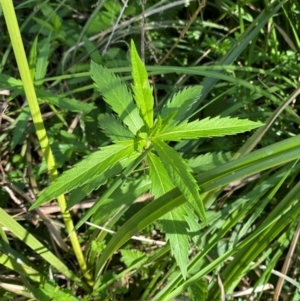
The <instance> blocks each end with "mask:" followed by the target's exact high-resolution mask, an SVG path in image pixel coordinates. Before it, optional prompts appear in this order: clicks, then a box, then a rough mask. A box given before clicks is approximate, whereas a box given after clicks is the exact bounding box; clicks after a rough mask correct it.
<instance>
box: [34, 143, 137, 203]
mask: <svg viewBox="0 0 300 301" xmlns="http://www.w3.org/2000/svg"><path fill="white" fill-rule="evenodd" d="M134 152H135V144H134V142H133V141H129V142H123V143H118V144H115V145H110V146H105V147H103V148H101V149H100V150H99V151H97V152H95V153H92V154H91V155H89V156H88V157H86V158H85V159H83V160H82V161H81V162H79V163H78V164H76V165H75V166H74V167H73V168H72V169H70V170H68V171H66V172H64V173H63V174H62V175H61V176H60V177H58V179H57V180H56V181H55V182H53V183H52V184H51V185H50V186H49V187H48V188H46V189H45V190H43V191H42V193H41V194H40V195H39V197H38V199H37V201H36V202H35V203H34V204H33V205H32V206H31V209H33V208H36V207H38V206H40V205H42V204H44V203H46V202H48V201H50V200H52V199H54V198H56V197H58V196H59V195H61V194H64V193H66V192H69V191H71V190H73V189H75V188H78V187H80V186H82V185H84V184H86V183H87V182H89V181H91V179H93V178H94V177H96V176H98V175H99V174H101V173H105V172H106V171H107V170H108V169H110V168H112V167H113V166H115V165H117V164H119V161H121V160H122V159H124V158H127V157H129V156H130V155H131V154H132V153H134Z"/></svg>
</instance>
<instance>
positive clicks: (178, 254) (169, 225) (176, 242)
mask: <svg viewBox="0 0 300 301" xmlns="http://www.w3.org/2000/svg"><path fill="white" fill-rule="evenodd" d="M148 164H149V167H150V179H151V182H152V183H151V190H150V191H151V193H152V194H153V195H154V196H155V198H158V197H160V196H162V195H164V194H165V193H167V192H168V191H170V190H171V189H173V188H174V184H173V183H172V180H171V179H170V177H169V175H168V172H167V171H166V169H165V168H164V166H163V164H162V162H161V160H160V159H159V158H158V157H157V156H156V155H155V154H153V153H149V155H148ZM185 219H186V216H185V210H184V208H183V206H180V207H177V208H175V209H173V210H172V211H170V212H168V213H167V214H165V215H164V216H163V217H162V218H161V219H160V220H159V224H160V225H161V226H162V230H163V231H164V232H165V233H166V239H167V240H168V241H169V242H170V246H171V253H172V255H173V256H174V258H175V260H176V262H177V265H178V266H179V268H180V271H181V273H182V276H183V278H186V275H187V265H188V258H189V236H188V231H187V228H188V224H187V223H186V222H185Z"/></svg>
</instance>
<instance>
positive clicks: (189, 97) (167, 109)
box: [161, 86, 202, 124]
mask: <svg viewBox="0 0 300 301" xmlns="http://www.w3.org/2000/svg"><path fill="white" fill-rule="evenodd" d="M201 91H202V86H193V87H188V88H185V89H183V90H181V91H179V92H178V93H176V94H175V95H174V96H173V98H172V99H170V100H168V102H167V103H166V104H165V105H164V106H163V108H162V109H161V117H162V118H166V117H168V116H169V115H170V114H173V113H174V112H176V111H177V113H176V115H175V117H174V118H173V120H172V122H171V124H174V123H178V122H181V121H182V118H183V117H184V116H185V114H186V112H187V111H188V110H189V109H190V108H191V106H192V105H193V104H194V103H196V102H197V100H198V99H199V98H200V96H201Z"/></svg>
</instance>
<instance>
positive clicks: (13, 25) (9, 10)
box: [0, 0, 93, 286]
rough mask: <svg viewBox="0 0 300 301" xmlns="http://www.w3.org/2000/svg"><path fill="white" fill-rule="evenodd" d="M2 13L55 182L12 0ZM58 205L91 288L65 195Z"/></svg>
mask: <svg viewBox="0 0 300 301" xmlns="http://www.w3.org/2000/svg"><path fill="white" fill-rule="evenodd" d="M0 3H1V6H2V9H3V14H4V18H5V22H6V25H7V29H8V33H9V36H10V39H11V43H12V47H13V50H14V53H15V57H16V61H17V65H18V69H19V72H20V76H21V80H22V82H23V86H24V91H25V95H26V97H27V100H28V105H29V108H30V112H31V115H32V120H33V123H34V126H35V129H36V134H37V137H38V139H39V142H40V145H41V149H42V152H43V156H44V157H45V160H46V164H47V168H48V171H49V175H50V178H51V180H52V181H54V180H55V179H56V178H57V177H58V172H57V169H56V166H55V160H54V157H53V154H52V151H51V148H50V145H49V140H48V137H47V133H46V130H45V127H44V123H43V118H42V115H41V111H40V107H39V104H38V100H37V96H36V93H35V89H34V85H33V81H32V78H31V74H30V71H29V66H28V61H27V57H26V54H25V49H24V45H23V42H22V38H21V33H20V29H19V25H18V21H17V17H16V13H15V9H14V6H13V2H12V0H0ZM57 201H58V204H59V206H60V209H61V212H62V215H63V219H64V222H65V226H66V229H67V233H68V234H69V236H70V240H71V244H72V247H73V250H74V253H75V256H76V258H77V261H78V264H79V266H80V269H81V271H82V273H83V275H84V277H85V279H86V280H87V282H88V283H89V285H91V286H92V285H93V281H92V277H91V275H90V274H89V272H88V271H87V266H86V262H85V259H84V257H83V253H82V251H81V247H80V244H79V241H78V237H77V234H76V232H75V231H74V225H73V221H72V219H71V215H70V212H69V211H67V210H66V208H67V205H66V200H65V196H64V195H61V196H59V197H58V198H57Z"/></svg>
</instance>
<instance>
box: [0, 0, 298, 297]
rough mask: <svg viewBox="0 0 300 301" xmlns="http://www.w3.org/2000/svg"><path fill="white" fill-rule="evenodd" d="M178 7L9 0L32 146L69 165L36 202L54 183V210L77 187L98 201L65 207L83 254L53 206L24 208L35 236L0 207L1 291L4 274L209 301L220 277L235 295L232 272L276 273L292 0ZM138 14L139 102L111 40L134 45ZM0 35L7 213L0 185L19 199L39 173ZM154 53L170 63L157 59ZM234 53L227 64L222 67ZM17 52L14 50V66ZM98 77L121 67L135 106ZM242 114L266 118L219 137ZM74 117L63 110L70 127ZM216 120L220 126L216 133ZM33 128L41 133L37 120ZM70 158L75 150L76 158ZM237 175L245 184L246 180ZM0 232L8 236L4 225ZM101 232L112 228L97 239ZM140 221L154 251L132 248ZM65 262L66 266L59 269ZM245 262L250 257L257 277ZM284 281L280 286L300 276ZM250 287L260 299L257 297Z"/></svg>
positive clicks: (292, 115) (45, 283)
mask: <svg viewBox="0 0 300 301" xmlns="http://www.w3.org/2000/svg"><path fill="white" fill-rule="evenodd" d="M2 2H3V3H4V2H6V1H1V3H2ZM180 3H182V1H176V2H174V3H172V2H169V1H165V0H164V1H147V2H146V3H145V11H144V12H142V11H141V8H140V6H139V5H135V4H140V2H139V1H130V3H128V4H129V5H128V8H126V7H125V6H123V7H122V4H121V2H120V3H119V2H118V1H115V0H113V1H100V2H99V3H98V5H97V6H96V7H94V6H90V5H89V4H88V3H87V4H86V5H85V6H84V7H83V6H82V3H80V2H79V1H44V2H43V3H38V5H35V4H36V3H35V2H26V3H22V4H20V5H19V6H18V7H17V13H18V17H19V20H20V21H21V20H22V21H23V23H22V25H21V27H20V30H21V32H22V36H23V41H25V42H24V43H25V45H24V46H25V48H26V49H30V52H29V56H28V61H29V71H30V76H31V83H30V85H31V90H32V87H34V90H35V93H36V94H37V98H38V102H39V106H42V110H43V117H44V120H43V123H45V127H46V128H47V135H48V136H49V143H46V144H47V147H48V146H49V145H50V146H51V149H52V151H53V154H54V157H55V166H56V167H57V168H61V169H62V170H66V169H69V166H73V165H74V167H73V168H72V169H70V170H68V171H67V172H65V173H63V175H62V176H61V177H59V178H58V179H57V180H56V181H54V182H53V184H51V185H50V186H49V187H48V188H46V190H44V192H42V194H41V196H40V198H39V200H38V202H41V203H43V202H47V200H49V199H52V198H55V196H58V195H59V193H63V192H66V191H68V192H70V193H69V195H68V197H67V203H65V204H64V205H63V206H64V207H67V210H68V209H69V208H71V207H72V206H74V205H75V207H76V208H80V206H81V204H79V202H80V201H81V200H83V199H86V198H89V197H92V198H93V197H96V198H97V201H96V202H95V205H94V206H93V207H92V208H91V209H90V210H88V211H87V212H86V211H83V212H82V211H78V212H77V213H75V214H74V215H72V219H74V222H75V221H78V220H79V222H78V223H77V225H76V226H75V227H74V228H73V226H72V229H73V230H71V231H70V228H69V229H68V230H67V231H66V232H68V233H69V234H72V235H74V236H73V237H76V236H78V237H79V238H80V241H81V245H82V247H84V251H83V252H81V250H80V248H78V249H79V251H78V252H77V250H76V248H74V247H73V250H70V249H69V247H68V241H67V239H62V237H63V236H64V234H63V231H59V230H58V229H57V227H56V225H57V224H58V223H60V220H61V218H60V215H59V213H58V214H57V215H54V216H53V215H51V216H50V218H49V216H45V214H44V215H43V212H44V210H45V208H49V207H50V209H51V210H53V209H54V208H55V207H57V206H55V202H51V204H50V206H48V207H47V206H46V207H44V206H41V207H40V208H39V207H35V208H36V212H37V213H38V214H39V216H40V217H41V218H42V219H43V221H44V224H45V225H46V226H47V228H46V231H45V228H43V225H44V224H43V223H40V225H39V227H37V228H35V227H31V224H30V219H27V218H26V215H25V214H22V215H21V216H20V217H19V216H9V215H8V214H7V212H5V211H4V210H1V212H0V214H1V216H0V224H1V225H2V226H3V227H2V228H1V230H2V232H1V237H2V241H1V245H0V248H1V252H2V253H1V257H0V258H1V264H2V266H5V268H4V270H5V271H7V270H10V271H12V272H10V273H12V274H13V275H15V276H16V277H15V278H16V282H17V284H18V285H17V286H14V287H12V286H11V284H12V280H11V279H10V278H6V279H4V280H3V282H4V283H3V284H1V288H0V294H1V295H2V293H3V296H5V297H8V298H9V297H10V298H13V297H15V295H23V296H25V297H27V298H33V299H37V300H48V299H50V298H52V299H54V300H55V299H58V298H62V297H63V298H65V299H68V300H69V299H70V300H78V299H79V298H82V299H86V300H92V299H94V300H135V299H136V300H157V301H161V300H164V301H166V300H172V299H173V298H175V297H176V296H178V295H181V296H182V297H183V296H186V295H188V297H189V299H191V300H193V301H195V300H197V301H198V300H218V299H219V297H220V295H221V291H222V288H224V291H225V294H226V297H227V298H230V296H232V295H233V294H235V293H236V290H238V286H239V285H240V283H241V281H243V280H244V277H245V275H246V276H247V280H249V282H248V287H249V288H253V289H255V288H259V287H260V286H261V285H262V284H266V283H267V284H268V282H271V283H272V284H274V282H275V281H276V279H277V278H275V279H274V277H273V276H272V275H273V274H272V273H274V271H273V270H274V269H275V268H278V267H279V266H280V265H281V263H280V262H279V260H281V259H282V258H283V257H284V256H285V248H286V247H287V246H288V245H289V243H290V241H291V240H292V236H293V233H294V231H295V228H296V223H297V216H298V214H299V212H300V209H299V206H298V199H299V185H298V184H297V183H298V181H297V173H298V172H299V169H300V165H299V163H298V159H299V153H300V152H299V145H300V142H299V137H298V136H297V125H299V124H300V123H299V118H298V116H297V112H298V105H297V103H295V102H294V99H296V98H297V95H299V93H300V89H299V88H298V85H297V76H298V75H297V74H298V70H297V69H298V66H297V64H296V58H297V45H298V44H299V43H298V41H299V39H298V36H297V32H298V31H297V29H298V28H299V25H298V23H299V22H298V21H297V20H298V19H299V18H297V11H298V7H299V4H298V3H297V2H295V1H292V3H291V4H290V3H286V1H273V2H272V3H270V4H269V3H267V2H261V3H258V2H254V1H250V2H247V3H246V2H245V3H242V2H240V3H235V2H232V1H225V2H222V3H220V2H207V3H206V7H204V5H205V2H202V3H201V4H197V3H196V2H191V3H190V4H189V6H184V7H183V6H180ZM4 4H5V5H6V3H4ZM287 4H288V5H287ZM197 6H198V8H197ZM24 8H25V9H24ZM253 8H255V10H254V9H253ZM27 9H29V10H27ZM199 9H201V12H200V14H199ZM28 11H29V12H30V14H28ZM217 11H218V13H217ZM6 12H7V11H6ZM6 12H5V14H6V15H7V13H6ZM71 12H72V13H71ZM197 15H198V17H197V18H196V16H197ZM188 16H192V17H191V18H190V19H189V17H188ZM143 18H144V20H143V22H144V21H146V22H145V23H143V24H144V25H145V34H146V37H145V39H146V42H147V43H146V44H145V51H146V53H145V54H146V60H147V63H148V64H149V65H151V66H146V69H147V71H148V75H149V77H150V80H151V83H153V90H154V91H153V92H154V93H153V96H154V97H153V96H152V91H151V87H150V86H149V85H148V82H149V81H150V80H149V81H148V75H147V74H146V72H145V68H144V67H143V65H141V62H140V60H139V58H138V56H137V53H136V51H135V50H134V48H133V49H132V51H131V54H132V55H135V57H133V60H132V66H133V67H134V66H136V68H133V70H132V71H137V73H139V75H140V76H136V74H134V72H133V73H132V76H131V75H127V73H128V74H129V73H130V71H131V68H130V67H128V60H127V57H126V51H127V46H125V45H126V44H124V43H123V42H124V41H125V42H126V41H127V35H130V36H131V37H130V38H132V39H134V40H135V41H136V44H137V45H138V44H139V35H138V34H137V32H139V30H140V23H139V22H140V20H141V19H143ZM185 18H186V23H185V22H182V21H183V19H185ZM201 18H203V19H202V20H201ZM10 20H12V19H10ZM112 22H114V24H112ZM8 24H11V23H9V22H8ZM143 24H142V26H144V25H143ZM184 24H186V25H184ZM266 24H268V26H265V25H266ZM278 24H280V27H279V25H278ZM170 27H172V30H173V31H172V32H170V30H169V29H168V28H170ZM174 28H175V30H178V38H175V39H174ZM99 29H101V32H100V33H98V30H99ZM289 30H291V31H289ZM183 33H186V34H185V35H184V34H183ZM269 33H270V35H269ZM175 35H176V32H175ZM289 35H290V36H289ZM120 37H122V43H123V44H122V43H120ZM0 39H2V40H1V41H3V40H4V41H5V42H4V43H0V44H1V46H0V48H1V51H2V52H3V53H4V55H3V58H2V65H1V70H2V71H3V72H4V73H1V74H0V87H1V89H9V90H10V91H11V92H12V95H11V96H10V97H8V98H7V101H8V102H9V104H10V106H9V109H8V111H7V112H5V113H4V114H2V112H0V114H1V115H0V124H1V118H2V116H3V117H4V119H3V120H2V122H3V123H4V131H3V132H1V133H0V141H1V143H0V151H1V152H2V153H1V157H2V158H3V159H2V158H1V162H0V164H1V163H2V162H5V163H6V162H7V165H4V172H3V171H2V170H1V171H2V172H1V174H0V179H1V181H3V185H2V187H1V190H0V193H1V195H0V200H1V201H3V200H4V201H3V208H5V210H7V208H8V209H10V208H11V207H13V209H14V210H15V209H16V207H17V206H16V205H14V204H11V203H10V202H8V200H10V199H11V200H12V199H13V200H14V199H15V198H14V195H13V193H16V194H17V195H18V196H19V197H20V198H21V199H22V200H25V201H28V202H29V204H31V203H32V202H33V200H34V196H33V194H32V192H31V190H33V191H34V194H37V193H38V189H40V188H44V187H47V186H48V185H49V183H48V178H47V176H46V175H45V170H46V169H47V167H46V161H45V160H42V159H41V158H42V156H40V153H38V154H37V152H38V150H39V142H38V141H37V140H36V139H35V131H34V129H33V126H32V124H31V119H30V111H31V109H29V108H28V107H27V106H26V99H25V98H24V97H23V93H24V87H25V91H26V89H27V88H26V85H28V82H29V81H26V80H25V81H24V83H23V82H22V81H20V80H18V79H17V77H18V71H17V68H14V64H15V63H14V60H13V59H12V58H11V55H10V46H9V45H8V42H9V39H8V37H7V36H6V35H4V37H0ZM283 39H284V40H285V41H287V44H286V43H284V42H282V41H283ZM12 40H13V39H12ZM19 42H20V40H19ZM250 42H251V43H250ZM6 45H7V47H6ZM19 45H20V44H19ZM287 45H288V46H291V50H289V49H288V47H287ZM132 47H134V46H133V45H132ZM14 49H16V47H15V46H14ZM20 49H21V48H20V47H18V48H17V50H20ZM98 49H101V54H100V53H99V51H98ZM62 52H63V53H62ZM141 53H142V54H143V50H141ZM164 54H166V55H164ZM284 54H286V55H284ZM219 55H221V57H220V58H219V57H218V56H219ZM222 55H224V56H222ZM164 57H165V58H166V63H167V64H169V65H170V66H160V65H159V62H160V61H161V59H162V58H164ZM237 58H238V60H239V66H237V65H234V61H235V60H236V59H237ZM153 59H155V60H156V64H155V65H153ZM26 60H27V59H26V57H25V56H24V55H23V59H22V63H23V62H26ZM90 60H93V62H95V63H92V64H90ZM200 61H201V62H202V63H203V65H201V66H199V62H200ZM134 63H135V64H134ZM202 63H201V64H202ZM148 64H147V65H148ZM100 65H101V66H100ZM191 65H195V67H191ZM104 66H105V67H104ZM184 66H189V67H184ZM111 67H117V68H111ZM19 68H20V71H21V69H22V68H23V67H19ZM90 69H91V70H92V72H90V71H89V70H90ZM78 71H86V72H81V73H78ZM112 72H115V73H121V78H122V79H124V80H128V79H129V80H130V79H131V78H133V82H134V84H133V89H132V90H133V95H134V99H135V102H134V101H133V98H132V95H131V92H130V91H128V89H127V87H126V85H125V83H124V82H123V81H122V80H121V79H120V78H119V77H117V76H115V75H113V74H112ZM46 74H47V75H48V76H51V77H48V78H47V77H46ZM178 74H179V76H178ZM90 75H92V78H93V79H94V85H92V84H91V83H90V82H89V81H90ZM257 75H259V76H257ZM202 77H204V79H203V80H202ZM27 78H28V77H27ZM22 80H23V77H22ZM23 84H24V85H23ZM95 84H96V88H97V89H98V90H99V91H100V94H101V95H102V97H104V99H105V100H107V102H105V101H102V98H101V97H99V93H98V92H96V89H95ZM143 84H145V85H143ZM111 86H113V89H111ZM184 86H185V88H183V87H184ZM116 87H117V88H116ZM186 87H188V88H186ZM202 87H203V88H202ZM178 91H179V92H178ZM292 91H294V92H292ZM117 92H119V93H117ZM26 93H27V92H26ZM92 93H93V94H92ZM28 95H32V94H28ZM68 97H72V98H68ZM153 98H154V99H153ZM107 104H108V105H107ZM155 104H156V106H155ZM23 106H24V108H23ZM274 108H276V110H275V111H274ZM48 115H50V116H53V117H52V118H51V119H49V118H47V116H48ZM209 116H214V117H209ZM216 116H222V117H221V118H219V117H216ZM228 116H234V118H229V117H228ZM237 117H238V118H237ZM242 118H249V119H255V120H261V121H263V122H264V124H265V125H264V126H261V127H260V128H259V129H258V130H257V131H256V132H255V133H254V134H253V135H252V136H249V135H250V134H249V133H244V134H240V135H234V136H232V135H231V134H232V133H234V132H235V130H236V129H237V124H239V125H242V124H243V123H244V122H246V123H248V125H249V126H250V125H251V122H249V121H247V120H243V119H242ZM198 119H199V120H198ZM73 121H78V126H77V127H76V126H75V129H74V132H72V131H73V130H72V127H71V126H70V125H71V124H72V125H73ZM33 122H34V123H35V124H36V120H34V119H33ZM97 124H98V125H99V127H100V128H101V129H102V130H101V132H100V131H97V129H96V128H97ZM26 125H28V126H27V127H26ZM225 125H226V126H228V125H229V126H231V125H234V126H235V127H233V128H227V131H226V128H225V127H224V126H225ZM252 125H253V126H258V125H259V123H256V124H255V123H252ZM200 127H201V128H200ZM220 127H222V131H220ZM24 129H25V130H24ZM204 130H205V131H204ZM207 130H209V131H207ZM239 130H241V132H242V130H243V127H239ZM37 133H38V135H39V136H41V133H42V132H39V128H37ZM44 133H45V132H44ZM104 134H105V135H106V136H105V135H104ZM224 134H226V136H224V137H221V138H217V136H218V135H224ZM227 134H229V135H231V136H228V135H227ZM45 141H46V139H45V140H44V141H42V142H45ZM241 145H242V147H241V148H240V149H238V148H239V147H240V146H241ZM99 147H100V150H98V151H96V150H97V149H98V148H99ZM43 148H44V146H43ZM255 148H257V150H255V151H253V152H252V150H253V149H255ZM237 150H238V151H237ZM10 153H11V155H10ZM91 153H92V154H91ZM32 155H34V156H32ZM82 156H87V157H86V158H85V159H83V160H82V161H81V162H80V163H77V162H78V160H79V159H82ZM95 163H96V164H95ZM0 167H1V166H0ZM27 169H28V174H27V175H28V177H26V176H25V177H24V174H25V173H26V170H27ZM5 173H7V177H6V178H5ZM251 175H255V177H254V179H255V180H249V182H248V180H247V179H248V178H247V177H248V176H251ZM69 176H70V177H69ZM72 176H74V177H72ZM27 178H28V180H29V181H30V182H26V180H27ZM5 181H7V182H5ZM28 183H30V184H28ZM236 183H241V184H238V185H237V186H235V185H236ZM227 185H228V186H227ZM225 187H226V188H225ZM10 189H11V190H13V191H11V190H10ZM30 189H31V190H30ZM228 189H229V192H228ZM148 191H150V192H151V193H152V195H153V196H154V199H153V200H152V201H151V202H148V201H146V202H142V203H135V202H134V200H136V199H137V198H138V199H140V198H139V197H140V196H143V194H145V193H147V192H148ZM146 195H148V194H146ZM2 196H3V197H2ZM29 196H30V197H29ZM148 197H149V196H148ZM43 199H44V200H43ZM5 200H6V201H7V203H5ZM41 203H40V204H41ZM60 203H61V202H60ZM37 204H39V203H37ZM36 206H38V205H36ZM204 208H205V210H204ZM57 210H59V209H57ZM62 211H63V212H64V211H65V210H62ZM24 216H25V220H23V217H24ZM63 217H65V219H66V217H68V218H70V217H71V216H70V215H68V213H66V214H64V215H63ZM87 219H91V221H92V222H93V224H91V223H86V224H87V225H94V227H95V228H93V227H86V226H85V227H84V226H83V224H84V223H85V222H86V221H87ZM67 223H68V225H69V226H70V225H71V223H70V221H67ZM97 225H101V227H100V228H99V229H97V228H96V226H97ZM80 226H82V227H80ZM67 228H68V226H67ZM6 229H7V230H8V231H9V233H10V235H12V236H15V239H13V240H12V239H11V237H10V236H9V235H8V236H7V235H6V232H5V230H6ZM103 229H104V230H105V231H110V232H111V230H107V229H114V230H116V233H115V234H113V237H112V238H110V234H107V233H108V232H104V231H103ZM3 230H4V231H3ZM42 231H43V232H42ZM160 231H161V232H162V233H161V232H160ZM139 232H140V233H141V234H142V235H145V236H152V235H154V237H152V238H154V239H157V237H156V236H155V235H156V234H153V233H156V232H158V235H159V236H158V237H159V239H161V240H165V241H162V242H159V243H160V245H161V247H153V246H150V247H149V246H148V245H147V244H146V243H134V242H133V241H132V240H131V238H134V237H133V235H136V234H137V233H139ZM41 233H42V235H41ZM112 233H113V232H112ZM32 234H33V235H32ZM44 234H45V235H44ZM61 236H62V237H61ZM50 237H55V239H56V240H55V243H51V238H50ZM22 241H24V242H25V244H26V246H25V248H24V243H23V242H22ZM151 241H152V243H153V240H151ZM72 243H73V242H72ZM157 244H158V242H157ZM56 245H58V246H60V247H61V248H60V249H58V250H57V249H56ZM77 246H78V247H79V245H78V244H77ZM76 252H77V254H76ZM73 253H74V254H73ZM170 253H171V254H172V255H173V256H169V254H170ZM78 254H80V256H82V257H84V260H83V261H81V263H80V261H78V260H77V261H78V262H79V267H80V270H79V269H78V270H76V267H77V262H76V258H75V257H78ZM74 255H76V256H74ZM30 258H34V261H33V260H29V259H30ZM36 259H40V260H36ZM66 263H72V264H73V265H72V266H71V265H68V268H67V267H66ZM82 263H83V264H84V265H85V263H86V266H85V267H84V265H82ZM260 263H263V264H264V265H265V268H264V271H263V272H262V273H261V274H260V273H257V270H258V269H262V265H260ZM49 268H50V269H51V273H49V275H48V274H47V271H48V269H49ZM253 269H255V272H256V273H253ZM84 274H85V275H86V276H90V278H89V277H87V278H86V279H87V282H88V284H89V285H87V283H86V281H85V280H84V277H82V278H81V276H82V275H84ZM259 274H260V275H261V276H260V277H257V275H259ZM52 275H53V276H52ZM62 275H63V277H64V278H62V277H61V276H62ZM276 275H278V273H277V274H276ZM79 276H80V277H79ZM276 277H277V276H276ZM91 278H92V279H91ZM128 279H129V280H128ZM285 279H286V281H288V282H289V283H290V284H291V285H292V288H293V287H295V288H298V287H300V286H299V284H298V282H297V281H295V280H293V279H290V278H285ZM69 280H71V281H69ZM217 283H218V285H217ZM244 283H245V282H244ZM6 284H8V285H6ZM286 287H287V286H286ZM286 287H285V290H287V289H286ZM4 292H5V293H4ZM251 294H252V295H253V297H254V298H256V299H257V298H260V295H259V294H261V295H262V300H264V299H263V298H267V297H266V295H267V292H266V293H257V292H254V291H253V292H252V293H251ZM242 298H243V297H241V300H244V299H242ZM294 300H297V297H294Z"/></svg>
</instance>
